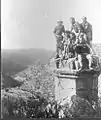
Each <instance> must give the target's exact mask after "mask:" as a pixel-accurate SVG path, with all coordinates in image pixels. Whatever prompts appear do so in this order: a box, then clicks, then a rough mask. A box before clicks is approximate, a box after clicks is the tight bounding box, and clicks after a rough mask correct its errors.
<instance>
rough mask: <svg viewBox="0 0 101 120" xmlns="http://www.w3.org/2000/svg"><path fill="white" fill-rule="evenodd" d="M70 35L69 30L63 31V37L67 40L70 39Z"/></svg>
mask: <svg viewBox="0 0 101 120" xmlns="http://www.w3.org/2000/svg"><path fill="white" fill-rule="evenodd" d="M70 34H71V32H70V31H69V30H66V31H65V35H66V37H67V38H70Z"/></svg>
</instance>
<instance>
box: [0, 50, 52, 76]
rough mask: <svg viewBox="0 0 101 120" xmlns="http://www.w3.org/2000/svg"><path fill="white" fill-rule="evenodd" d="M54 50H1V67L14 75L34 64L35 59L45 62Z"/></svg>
mask: <svg viewBox="0 0 101 120" xmlns="http://www.w3.org/2000/svg"><path fill="white" fill-rule="evenodd" d="M53 52H54V51H48V50H45V49H14V50H7V49H3V50H2V51H1V68H2V71H3V72H4V73H5V74H7V75H15V74H17V73H18V72H20V71H23V70H24V69H26V68H27V67H28V66H29V65H34V64H35V63H36V61H40V62H41V63H42V64H47V63H48V62H49V59H50V58H51V56H52V55H53Z"/></svg>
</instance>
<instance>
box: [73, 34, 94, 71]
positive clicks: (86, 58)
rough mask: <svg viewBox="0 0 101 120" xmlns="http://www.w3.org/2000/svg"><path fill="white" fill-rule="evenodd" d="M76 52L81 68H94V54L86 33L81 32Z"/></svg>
mask: <svg viewBox="0 0 101 120" xmlns="http://www.w3.org/2000/svg"><path fill="white" fill-rule="evenodd" d="M75 52H76V54H77V59H78V63H79V65H80V69H79V70H81V69H85V68H86V69H93V68H92V67H91V65H92V54H91V53H90V48H89V46H88V45H87V43H86V41H85V38H84V34H83V33H81V34H80V38H79V41H78V44H77V45H76V47H75Z"/></svg>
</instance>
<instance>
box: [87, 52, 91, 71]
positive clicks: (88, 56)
mask: <svg viewBox="0 0 101 120" xmlns="http://www.w3.org/2000/svg"><path fill="white" fill-rule="evenodd" d="M86 57H87V59H88V61H89V69H91V68H92V67H91V65H92V56H91V54H88V55H87V56H86Z"/></svg>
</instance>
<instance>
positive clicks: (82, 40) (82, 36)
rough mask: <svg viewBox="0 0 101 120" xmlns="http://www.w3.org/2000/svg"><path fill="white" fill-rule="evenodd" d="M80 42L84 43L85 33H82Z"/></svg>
mask: <svg viewBox="0 0 101 120" xmlns="http://www.w3.org/2000/svg"><path fill="white" fill-rule="evenodd" d="M79 43H82V44H83V43H85V38H84V33H81V34H80V39H79Z"/></svg>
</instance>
